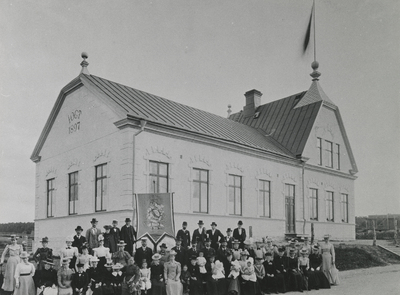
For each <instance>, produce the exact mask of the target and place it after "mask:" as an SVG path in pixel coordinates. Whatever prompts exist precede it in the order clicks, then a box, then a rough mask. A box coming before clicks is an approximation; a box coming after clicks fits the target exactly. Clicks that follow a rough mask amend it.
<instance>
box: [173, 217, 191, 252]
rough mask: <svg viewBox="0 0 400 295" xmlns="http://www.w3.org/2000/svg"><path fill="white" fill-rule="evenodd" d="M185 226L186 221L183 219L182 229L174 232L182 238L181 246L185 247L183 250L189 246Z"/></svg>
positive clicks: (188, 235) (188, 236)
mask: <svg viewBox="0 0 400 295" xmlns="http://www.w3.org/2000/svg"><path fill="white" fill-rule="evenodd" d="M186 228H187V222H186V221H184V222H183V223H182V229H180V230H178V233H177V234H176V238H177V239H178V238H180V239H181V240H182V247H183V248H185V250H187V249H189V246H190V232H189V231H188V230H187V229H186Z"/></svg>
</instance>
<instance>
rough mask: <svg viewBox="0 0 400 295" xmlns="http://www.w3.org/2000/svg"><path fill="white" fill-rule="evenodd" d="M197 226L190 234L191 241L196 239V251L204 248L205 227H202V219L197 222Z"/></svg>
mask: <svg viewBox="0 0 400 295" xmlns="http://www.w3.org/2000/svg"><path fill="white" fill-rule="evenodd" d="M197 224H198V226H199V228H197V229H195V230H194V231H193V235H192V243H193V241H194V240H195V239H197V251H200V250H201V249H203V248H204V240H205V239H206V238H207V233H206V229H205V228H204V222H203V220H199V222H198V223H197Z"/></svg>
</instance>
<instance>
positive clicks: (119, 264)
mask: <svg viewBox="0 0 400 295" xmlns="http://www.w3.org/2000/svg"><path fill="white" fill-rule="evenodd" d="M123 267H124V266H123V265H122V264H121V263H119V262H117V263H116V264H114V265H113V266H112V269H115V270H117V269H121V268H123Z"/></svg>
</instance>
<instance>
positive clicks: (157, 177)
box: [149, 160, 169, 193]
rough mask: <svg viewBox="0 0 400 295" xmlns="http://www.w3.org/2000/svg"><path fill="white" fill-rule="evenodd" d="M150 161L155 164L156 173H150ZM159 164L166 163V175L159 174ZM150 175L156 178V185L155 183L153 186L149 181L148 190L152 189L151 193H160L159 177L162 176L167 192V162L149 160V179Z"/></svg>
mask: <svg viewBox="0 0 400 295" xmlns="http://www.w3.org/2000/svg"><path fill="white" fill-rule="evenodd" d="M152 163H154V164H156V165H157V174H153V173H151V165H152ZM160 165H166V167H167V174H166V175H161V174H160ZM152 177H156V179H157V183H156V184H157V185H155V186H154V187H153V183H150V187H149V188H150V190H152V191H151V193H160V178H164V179H166V180H167V189H166V192H167V193H168V192H169V163H165V162H160V161H152V160H149V179H150V180H151V178H152Z"/></svg>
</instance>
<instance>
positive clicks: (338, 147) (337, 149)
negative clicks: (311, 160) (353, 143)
mask: <svg viewBox="0 0 400 295" xmlns="http://www.w3.org/2000/svg"><path fill="white" fill-rule="evenodd" d="M336 169H337V170H340V145H339V144H336Z"/></svg>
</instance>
